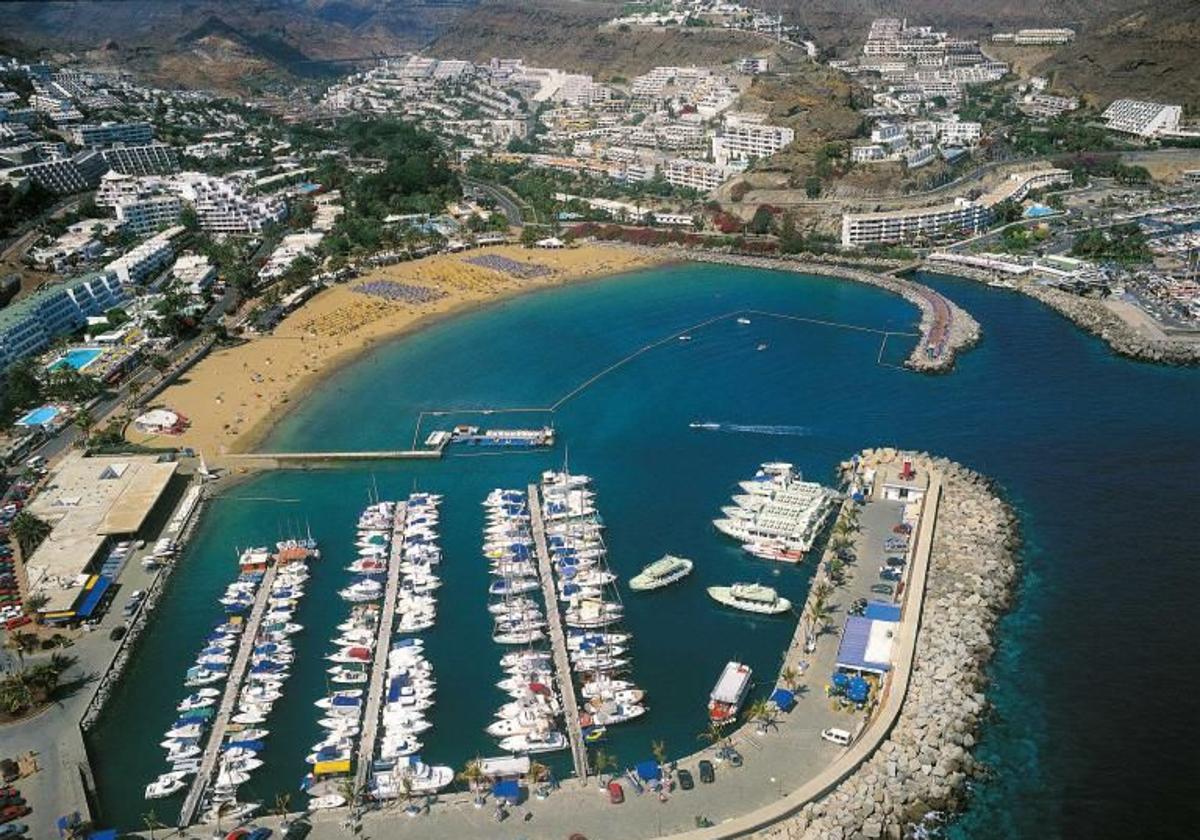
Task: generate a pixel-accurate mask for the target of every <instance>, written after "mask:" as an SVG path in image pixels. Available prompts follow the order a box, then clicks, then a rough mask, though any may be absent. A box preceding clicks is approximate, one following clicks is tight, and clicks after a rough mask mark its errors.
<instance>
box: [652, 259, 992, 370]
mask: <svg viewBox="0 0 1200 840" xmlns="http://www.w3.org/2000/svg"><path fill="white" fill-rule="evenodd" d="M644 250H646V251H647V252H653V253H657V254H661V253H662V251H663V250H664V249H662V248H644ZM673 250H677V251H679V252H680V254H681V255H682V256H684V257H685V258H686V259H688V260H692V261H695V262H708V263H722V264H726V265H740V266H746V267H748V268H762V269H767V270H769V271H794V272H796V273H798V274H816V275H819V276H821V277H834V278H837V279H841V280H852V281H854V282H856V283H863V284H866V285H868V286H874V287H876V288H879V289H883V290H885V291H888V292H891V293H892V294H896V295H899V296H900V297H902V298H904V299H905V300H907V301H908V302H909V303H911V304H912V305H913V306H915V307H917V309H918V310H919V311H920V313H921V323H920V327H919V329H920V332H921V339H920V341H918V342H917V346H916V347H914V348H913V351H912V353H911V354H910V355H909V357H908V360H907V361H906V362H905V366H906V367H908V368H911V369H913V370H916V371H920V372H922V373H944V372H947V371H949V370H951V369H952V368H953V367H954V361H955V359H956V358H957V356H958V354H959V353H961V352H963V351H965V350H968V349H970V348H971V347H972V346H974V345H975V344H977V343H978V342H979V338H980V328H979V323H978V322H977V321H976V320H975V319H974V318H972V317H971V315H970V314H969V313H967V312H966V311H965V310H963V309H962V308H961V307H959V306H958V305H957V304H956V303H954V302H953V301H951V300H949V299H948V298H946V297H945V296H943V295H941V294H939V293H938V292H936V291H934V290H933V289H931V288H929V287H928V286H925V285H922V284H921V283H918V282H916V281H915V280H911V279H908V278H905V277H899V276H894V275H891V274H883V273H880V272H877V271H866V270H864V269H862V268H856V267H853V266H850V265H846V264H842V263H834V262H817V261H813V260H809V259H802V258H795V257H788V256H782V257H763V256H744V255H740V254H730V253H723V252H720V251H709V250H702V249H696V248H681V247H679V246H674V247H673Z"/></svg>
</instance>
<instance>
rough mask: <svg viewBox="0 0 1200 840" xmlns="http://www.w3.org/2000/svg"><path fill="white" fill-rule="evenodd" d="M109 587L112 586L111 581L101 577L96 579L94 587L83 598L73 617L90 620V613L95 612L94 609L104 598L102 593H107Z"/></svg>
mask: <svg viewBox="0 0 1200 840" xmlns="http://www.w3.org/2000/svg"><path fill="white" fill-rule="evenodd" d="M110 586H112V581H111V580H109V579H108V578H106V577H104V576H103V575H101V576H100V577H98V578H96V585H95V586H93V587H92V588H91V589H90V590H88V593H87V594H86V595H84V596H83V603H81V604H80V605H79V606H78V607H77V608H76V610H75V615H76V616H77V617H78V618H84V619H86V618H91V616H92V613H94V612H95V611H96V607H98V606H99V605H100V599H101V598H103V597H104V593H105V592H107V591H108V587H110Z"/></svg>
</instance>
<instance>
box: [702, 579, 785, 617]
mask: <svg viewBox="0 0 1200 840" xmlns="http://www.w3.org/2000/svg"><path fill="white" fill-rule="evenodd" d="M708 597H710V598H712V599H713V600H714V601H716V602H718V603H721V604H724V605H725V606H727V607H733V608H734V609H735V610H742V611H744V612H752V613H759V614H761V615H777V614H779V613H782V612H787V611H788V610H790V609H791V608H792V602H791V601H789V600H788V599H787V598H783V597H780V595H779V593H778V592H776V591H775V590H774V589H772V588H771V587H769V586H763V585H762V584H760V583H735V584H733V585H732V586H710V587H708Z"/></svg>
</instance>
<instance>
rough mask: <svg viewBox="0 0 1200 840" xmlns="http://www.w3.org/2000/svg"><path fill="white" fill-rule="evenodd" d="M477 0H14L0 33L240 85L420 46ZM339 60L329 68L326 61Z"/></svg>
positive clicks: (172, 77)
mask: <svg viewBox="0 0 1200 840" xmlns="http://www.w3.org/2000/svg"><path fill="white" fill-rule="evenodd" d="M471 5H473V0H121V2H105V0H72V2H65V1H64V0H10V2H5V3H0V32H3V33H4V35H5V36H6V37H8V38H12V39H16V40H19V41H21V42H23V43H25V44H27V45H30V46H33V47H42V48H48V49H52V50H72V51H76V52H85V53H87V52H89V51H95V50H102V52H98V53H95V54H92V55H89V58H93V59H100V60H102V61H104V62H105V63H111V64H112V65H113V66H116V67H123V68H124V69H134V70H137V71H139V72H142V73H147V74H148V75H150V76H151V77H153V78H158V79H160V80H162V81H165V82H176V83H180V84H188V85H203V86H212V87H216V88H218V89H236V88H237V87H239V86H240V81H241V80H242V78H243V77H245V76H251V75H262V74H266V75H286V76H292V77H300V78H304V77H312V76H322V75H328V74H329V73H331V72H340V71H341V70H342V69H343V66H342V63H343V62H347V61H349V60H356V59H359V60H362V59H365V60H368V61H369V60H371V58H372V56H375V55H386V54H393V53H396V52H399V51H404V50H413V49H417V48H419V47H420V46H421V45H423V44H424V43H426V42H427V41H428V40H429V39H431V38H433V37H435V36H436V35H437V34H438V33H439V32H440V31H441V30H442V29H443V28H444V27H445V26H446V25H447V24H448V23H449V22H450V21H451V20H453V19H454V18H455V17H457V16H458V15H459V14H460V13H461V12H463V11H464V10H465V9H467V8H470V6H471ZM331 61H332V62H338V65H337V66H331V65H330V64H328V63H327V62H331Z"/></svg>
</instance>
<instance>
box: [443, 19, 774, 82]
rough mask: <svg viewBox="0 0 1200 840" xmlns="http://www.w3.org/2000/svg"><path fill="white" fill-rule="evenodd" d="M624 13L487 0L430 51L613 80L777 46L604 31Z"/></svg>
mask: <svg viewBox="0 0 1200 840" xmlns="http://www.w3.org/2000/svg"><path fill="white" fill-rule="evenodd" d="M619 8H620V7H619V5H618V4H614V3H602V2H591V0H522V2H516V0H484V2H482V3H481V4H480V5H479V6H478V7H476V8H475V9H473V10H472V11H470V12H468V13H465V14H463V15H462V16H461V17H460V18H458V19H457V20H456V21H455V22H454V23H453V24H451V25H450V26H449V27H448V28H447V29H446V31H445V32H443V33H442V35H441V36H439V37H438V38H437V39H436V40H435V41H434V42H433V43H432V44H431V45H430V46H429V48H428V52H429V54H430V55H434V56H438V57H442V58H450V57H454V58H467V59H472V60H474V61H487V60H488V59H490V58H493V57H506V58H523V59H525V60H526V61H527V62H529V63H531V64H540V65H550V66H554V67H562V68H564V69H569V70H574V71H576V72H583V73H591V74H593V75H595V76H596V77H597V78H600V79H611V78H613V77H615V76H624V77H630V76H636V75H639V74H641V73H644V72H646V71H647V70H649V69H650V68H652V67H655V66H657V65H673V64H722V63H724V62H727V61H731V60H733V59H735V58H738V57H740V56H745V55H749V54H757V55H761V54H764V53H767V52H772V51H774V50H775V48H776V45H775V44H773V43H772V42H771V41H769V40H767V39H764V38H761V37H758V36H755V35H752V34H749V33H744V32H728V31H722V30H704V29H689V30H683V31H681V30H668V31H654V30H649V29H640V28H636V29H633V30H631V31H628V32H618V31H615V30H603V31H601V30H599V29H598V27H599V26H600V24H602V23H604V22H605V21H607V20H610V19H611V18H612V17H613V15H614V14H615V12H616V10H618V9H619ZM784 49H785V50H787V49H788V48H786V47H785V48H784Z"/></svg>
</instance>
